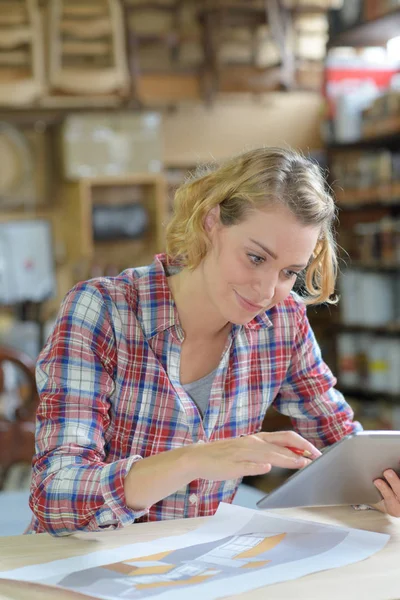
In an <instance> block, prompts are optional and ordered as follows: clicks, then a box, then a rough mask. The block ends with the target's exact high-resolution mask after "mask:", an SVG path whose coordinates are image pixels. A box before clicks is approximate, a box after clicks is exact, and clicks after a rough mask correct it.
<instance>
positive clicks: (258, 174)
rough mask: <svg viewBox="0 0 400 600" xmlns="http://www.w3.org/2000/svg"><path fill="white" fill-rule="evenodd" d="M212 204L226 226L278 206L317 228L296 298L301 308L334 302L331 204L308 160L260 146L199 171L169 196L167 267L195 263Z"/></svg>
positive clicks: (205, 240) (203, 248)
mask: <svg viewBox="0 0 400 600" xmlns="http://www.w3.org/2000/svg"><path fill="white" fill-rule="evenodd" d="M217 205H219V207H220V220H221V223H222V224H223V225H224V226H226V227H230V226H232V225H236V224H238V223H240V222H241V221H243V220H244V219H245V218H246V217H247V216H248V214H249V212H250V211H252V210H254V209H261V208H265V207H266V206H278V205H284V206H286V207H287V208H288V209H289V210H290V211H291V212H292V213H293V214H294V215H295V217H296V218H297V219H298V220H299V222H300V223H302V224H304V225H315V226H320V227H321V233H320V236H319V239H318V242H317V244H316V246H315V249H314V252H313V255H312V257H311V260H310V263H309V265H308V266H307V269H306V271H305V277H304V282H303V287H304V288H305V291H304V293H302V297H303V298H304V301H305V302H306V303H307V304H319V303H322V302H327V303H330V304H333V303H335V302H336V301H337V298H336V297H332V294H333V293H334V289H335V282H336V276H337V268H338V261H337V248H336V242H335V236H334V223H335V220H336V210H335V203H334V201H333V198H332V196H331V195H330V194H329V192H328V190H327V185H326V182H325V179H324V176H323V174H322V172H321V170H320V168H319V167H318V166H317V165H316V164H315V163H314V162H312V161H311V160H310V159H308V158H306V157H305V156H303V155H302V154H300V153H298V152H295V151H293V150H287V149H283V148H273V147H270V148H268V147H265V148H258V149H255V150H250V151H248V152H245V153H243V154H241V155H239V156H236V157H234V158H232V159H230V160H228V161H226V162H224V163H223V164H222V165H220V166H213V167H206V168H204V167H203V168H200V169H199V170H198V171H197V172H196V173H195V174H194V175H192V176H191V178H190V179H189V180H188V181H186V182H185V183H184V184H183V185H181V186H180V187H179V188H178V190H177V192H176V194H175V198H174V214H173V218H172V220H171V221H170V223H169V224H168V226H167V233H166V242H167V256H168V260H169V261H170V262H171V263H174V264H178V265H179V266H181V267H186V268H188V269H195V268H196V267H197V266H198V265H199V264H200V262H201V261H202V259H203V258H204V257H205V255H206V254H207V251H208V249H209V245H210V240H209V237H208V235H207V233H206V231H205V227H204V224H205V218H206V216H207V214H208V213H209V211H210V210H211V209H213V208H214V207H216V206H217Z"/></svg>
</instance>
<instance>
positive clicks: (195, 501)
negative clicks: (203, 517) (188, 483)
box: [189, 494, 199, 504]
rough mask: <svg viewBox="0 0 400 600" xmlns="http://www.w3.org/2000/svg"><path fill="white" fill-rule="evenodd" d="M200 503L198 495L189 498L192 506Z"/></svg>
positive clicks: (191, 495)
mask: <svg viewBox="0 0 400 600" xmlns="http://www.w3.org/2000/svg"><path fill="white" fill-rule="evenodd" d="M198 501H199V499H198V497H197V496H196V494H190V496H189V502H190V504H197V502H198Z"/></svg>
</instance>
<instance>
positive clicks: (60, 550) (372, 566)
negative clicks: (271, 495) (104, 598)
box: [0, 507, 400, 600]
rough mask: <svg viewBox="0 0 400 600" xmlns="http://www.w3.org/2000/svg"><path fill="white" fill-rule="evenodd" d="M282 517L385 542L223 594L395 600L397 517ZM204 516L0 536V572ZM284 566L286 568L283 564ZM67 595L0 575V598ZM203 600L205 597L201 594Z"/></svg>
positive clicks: (295, 513)
mask: <svg viewBox="0 0 400 600" xmlns="http://www.w3.org/2000/svg"><path fill="white" fill-rule="evenodd" d="M275 512H276V513H277V514H280V515H283V516H290V517H295V518H300V519H307V520H313V521H319V522H321V523H330V524H333V525H342V526H348V527H355V528H358V529H365V530H369V531H377V532H382V533H389V534H390V536H391V539H390V540H389V542H388V544H387V545H386V547H385V548H384V549H383V550H382V551H381V552H378V553H377V554H374V555H373V556H372V557H370V558H368V559H367V560H364V561H361V562H358V563H355V564H352V565H348V566H347V567H343V568H340V569H339V568H338V569H331V570H328V571H321V572H319V573H315V574H313V575H307V576H305V577H302V578H300V579H296V580H294V581H289V582H286V583H279V584H274V585H270V586H267V587H263V588H259V589H257V590H253V591H251V592H247V593H246V594H241V595H240V596H237V595H236V596H229V598H239V597H240V598H241V599H243V600H244V599H250V598H251V599H253V600H265V599H266V598H268V600H278V599H282V598H285V599H286V600H294V599H296V600H302V599H304V600H312V599H315V600H317V599H318V600H321V598H323V600H338V599H339V600H345V599H347V598H352V599H353V600H359V599H362V600H369V599H371V600H389V599H390V600H398V599H400V519H394V518H393V517H388V516H386V515H383V514H381V513H379V512H375V511H365V512H358V511H355V510H354V509H352V508H350V507H335V508H324V509H315V508H314V509H295V510H294V509H290V510H288V509H285V510H277V511H275ZM203 520H204V519H179V520H176V521H163V522H158V523H138V524H136V525H131V526H129V527H126V528H125V529H121V530H117V531H107V532H102V533H85V534H83V533H81V534H76V535H73V536H69V537H64V538H53V537H51V536H50V535H47V534H39V535H30V536H22V535H20V536H14V537H3V538H1V537H0V571H3V570H8V569H12V568H15V567H22V566H26V565H31V564H37V563H40V562H46V561H50V560H57V559H60V558H66V557H70V556H79V555H82V554H86V553H87V552H93V551H95V550H103V549H110V548H114V547H116V546H120V545H124V544H130V543H134V542H136V541H138V542H144V541H150V540H153V539H155V538H157V537H164V536H168V535H176V534H180V533H186V532H187V531H190V530H191V529H193V528H194V527H196V526H199V525H200V524H201V523H203ZM289 568H290V567H289ZM55 597H57V599H59V598H60V599H61V600H67V599H71V600H72V599H73V598H75V600H76V598H78V597H79V598H84V597H83V596H81V595H77V594H74V593H71V592H69V591H62V590H59V591H57V596H55V593H54V589H52V590H51V589H48V590H47V589H46V588H35V586H32V584H26V583H25V584H24V583H20V582H14V581H13V582H11V581H1V580H0V600H6V599H7V600H11V599H12V600H22V599H23V600H26V599H27V598H29V600H47V599H52V600H54V598H55ZM204 600H207V599H204Z"/></svg>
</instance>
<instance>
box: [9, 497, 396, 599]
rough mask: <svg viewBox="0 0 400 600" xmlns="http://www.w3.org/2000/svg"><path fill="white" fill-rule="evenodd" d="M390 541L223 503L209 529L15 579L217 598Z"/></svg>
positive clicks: (94, 591)
mask: <svg viewBox="0 0 400 600" xmlns="http://www.w3.org/2000/svg"><path fill="white" fill-rule="evenodd" d="M228 517H230V518H228ZM387 540H388V536H387V535H384V534H376V533H370V532H366V531H359V530H354V529H348V528H342V527H333V526H329V525H323V524H321V523H315V522H310V521H300V520H296V519H286V518H283V517H279V516H276V515H272V514H268V513H264V512H260V511H254V510H250V509H244V508H241V507H237V506H231V505H221V506H220V508H219V509H218V512H217V514H216V515H215V516H214V517H212V518H211V519H210V520H208V521H207V523H206V524H205V525H203V526H202V527H200V528H198V529H197V530H194V531H192V532H190V533H187V534H184V535H182V536H174V537H173V538H163V539H161V540H160V539H159V540H155V541H154V542H147V543H145V544H131V545H129V546H125V547H121V548H119V549H117V550H110V551H102V552H100V553H92V554H91V555H87V556H86V557H79V560H78V559H76V558H75V559H67V560H65V561H55V562H54V563H48V564H47V565H36V566H35V567H28V568H26V569H25V571H24V573H21V570H19V571H20V573H19V574H18V573H15V571H18V570H14V576H13V578H14V579H24V580H25V581H26V580H28V578H29V576H32V575H33V569H34V568H35V570H36V571H37V569H38V568H39V575H38V576H36V577H35V580H36V581H37V582H38V583H39V582H40V583H42V584H46V585H57V586H59V587H62V588H64V589H69V590H74V591H76V592H80V593H81V594H86V595H90V596H91V597H97V598H101V599H104V600H111V599H112V600H114V599H121V600H122V599H124V600H125V599H132V600H136V599H137V600H142V599H145V598H151V599H152V600H154V599H155V598H157V599H158V598H164V599H166V598H173V600H180V599H185V600H187V596H188V594H190V597H191V600H195V599H197V598H199V599H200V598H201V599H204V598H207V599H209V600H212V599H213V598H220V597H222V596H226V595H227V594H229V593H240V592H241V591H248V590H250V589H254V588H257V587H260V586H262V585H267V584H269V583H276V582H278V581H285V580H288V579H294V578H296V577H300V576H302V575H305V574H307V573H312V572H315V571H319V570H322V569H329V568H333V567H336V566H341V565H344V564H349V563H351V562H356V561H357V560H362V559H363V558H367V557H368V556H370V555H371V554H372V553H374V552H377V551H378V550H380V549H381V548H382V547H383V546H384V545H385V544H386V542H387ZM145 550H148V551H147V552H146V551H145ZM116 554H118V556H116ZM94 555H98V556H96V557H95V556H94ZM107 558H108V559H109V560H105V559H107ZM113 559H114V560H113ZM116 559H117V560H116ZM289 563H290V569H288V568H287V565H288V564H289ZM78 564H79V566H78ZM55 572H57V573H55ZM12 574H13V571H9V572H8V573H7V575H6V574H5V573H2V574H1V575H2V576H7V577H10V575H12Z"/></svg>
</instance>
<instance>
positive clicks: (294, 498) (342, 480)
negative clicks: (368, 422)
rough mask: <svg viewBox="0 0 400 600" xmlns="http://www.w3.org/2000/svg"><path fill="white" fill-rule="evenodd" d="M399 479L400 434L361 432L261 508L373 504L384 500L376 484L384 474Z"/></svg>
mask: <svg viewBox="0 0 400 600" xmlns="http://www.w3.org/2000/svg"><path fill="white" fill-rule="evenodd" d="M386 469H393V470H394V471H396V472H397V473H398V474H399V475H400V431H362V432H360V433H355V434H353V435H349V436H347V437H345V438H343V439H342V440H341V441H340V442H337V443H336V444H333V446H330V447H329V448H327V449H326V450H325V451H324V453H323V454H322V456H320V457H318V458H316V459H315V460H313V461H312V463H310V464H309V465H308V466H307V467H304V468H303V469H300V470H299V471H296V473H295V474H294V475H292V476H291V477H289V479H287V480H286V481H285V483H283V484H282V485H281V486H280V487H278V488H277V489H275V490H273V491H272V492H271V493H270V494H268V495H267V496H265V497H264V498H262V499H261V500H260V501H259V502H258V503H257V506H258V507H259V508H292V507H298V506H333V505H340V504H374V503H375V502H379V500H381V499H382V496H381V495H380V493H379V492H378V490H377V489H376V487H375V486H374V484H373V481H374V479H376V478H378V477H382V474H383V471H385V470H386Z"/></svg>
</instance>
